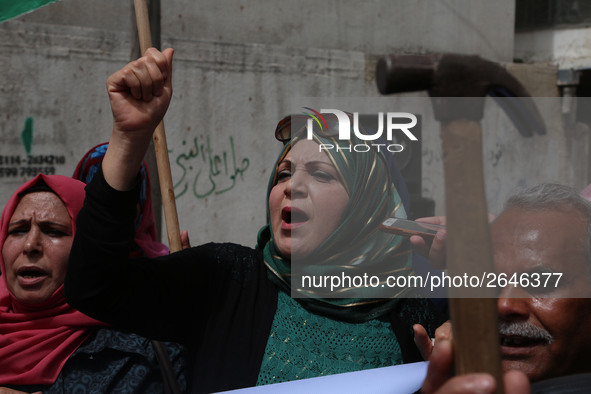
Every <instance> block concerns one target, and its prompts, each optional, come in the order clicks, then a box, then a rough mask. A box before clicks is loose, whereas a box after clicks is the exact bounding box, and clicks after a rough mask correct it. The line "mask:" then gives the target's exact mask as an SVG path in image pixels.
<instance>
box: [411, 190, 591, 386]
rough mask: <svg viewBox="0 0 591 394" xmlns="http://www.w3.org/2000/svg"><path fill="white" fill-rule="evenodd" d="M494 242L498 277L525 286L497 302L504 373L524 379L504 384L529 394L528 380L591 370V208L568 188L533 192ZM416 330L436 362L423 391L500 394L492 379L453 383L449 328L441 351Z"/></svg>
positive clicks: (513, 202)
mask: <svg viewBox="0 0 591 394" xmlns="http://www.w3.org/2000/svg"><path fill="white" fill-rule="evenodd" d="M491 239H492V244H493V250H494V264H495V269H496V271H497V275H498V274H500V273H505V274H506V277H507V278H508V279H509V278H512V277H513V275H514V274H515V278H516V279H517V282H518V283H517V284H516V283H513V284H508V285H507V286H506V287H505V288H503V289H502V291H501V292H500V294H499V299H498V303H497V305H498V316H499V334H500V342H501V356H502V367H503V371H505V372H507V371H510V370H517V371H520V372H521V373H522V374H521V376H520V375H519V374H516V373H513V372H512V373H511V374H510V375H506V382H505V385H507V379H509V381H511V380H515V381H517V382H518V383H517V384H519V385H520V386H519V387H520V388H519V389H518V390H523V381H524V379H522V376H523V374H525V375H526V376H527V378H529V381H530V382H539V381H544V380H546V379H551V378H556V377H561V376H567V375H574V374H580V373H587V372H591V338H590V333H591V298H590V297H591V285H590V283H591V282H590V280H591V279H590V277H591V276H590V272H591V268H590V267H591V265H590V264H591V203H589V201H587V200H585V199H584V198H582V197H581V196H580V195H579V194H578V193H577V191H576V190H574V189H572V188H569V187H566V186H562V185H557V184H542V185H538V186H534V187H532V188H529V189H526V190H524V191H522V192H519V193H518V194H515V195H513V196H512V197H510V198H509V199H508V201H507V203H506V206H505V209H504V210H503V212H502V213H501V214H500V215H499V216H498V217H497V218H496V219H495V220H494V222H493V223H492V225H491ZM520 278H527V280H525V279H523V280H522V282H519V281H520ZM546 279H548V280H546ZM415 329H416V338H417V343H418V344H419V347H421V348H422V350H423V354H425V355H430V361H431V365H430V367H429V371H428V373H427V378H426V380H425V382H424V385H423V389H422V392H423V393H434V392H437V393H447V392H454V393H472V392H479V393H481V392H482V393H486V392H490V393H492V392H494V381H492V377H490V376H489V375H486V374H470V375H464V376H458V377H455V378H453V379H449V380H448V378H449V377H450V375H449V373H450V372H451V369H452V365H451V364H452V361H451V344H450V338H451V325H449V323H446V325H444V326H442V327H440V328H439V329H438V333H437V334H436V338H435V348H434V349H432V348H430V346H427V345H426V344H427V341H428V338H426V336H425V333H424V331H423V330H422V329H421V328H420V327H415ZM431 351H432V353H431ZM539 384H544V383H543V382H540V383H539ZM539 384H538V385H539ZM514 387H517V386H514ZM507 390H508V391H507V392H510V391H511V388H510V385H509V387H508V388H507ZM513 390H515V388H513ZM534 391H535V385H534ZM514 392H520V391H514ZM557 392H559V391H557Z"/></svg>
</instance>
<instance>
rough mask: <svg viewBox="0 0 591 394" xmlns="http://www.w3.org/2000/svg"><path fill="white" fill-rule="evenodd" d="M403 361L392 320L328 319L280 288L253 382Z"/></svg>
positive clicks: (282, 379) (281, 380)
mask: <svg viewBox="0 0 591 394" xmlns="http://www.w3.org/2000/svg"><path fill="white" fill-rule="evenodd" d="M401 363H402V354H401V351H400V346H399V344H398V341H397V340H396V336H395V335H394V332H393V331H392V329H391V327H390V323H388V322H383V321H380V320H370V321H367V322H363V323H347V322H341V321H337V320H333V319H329V318H327V317H324V316H320V315H316V314H313V313H311V312H309V311H308V310H306V309H304V308H303V307H302V306H301V305H300V303H299V302H297V301H296V300H294V299H292V298H291V297H290V296H289V295H288V294H286V293H285V292H283V291H279V297H278V300H277V312H276V313H275V317H274V320H273V325H272V327H271V333H270V335H269V340H268V341H267V346H266V348H265V355H264V357H263V361H262V364H261V370H260V372H259V377H258V381H257V386H260V385H265V384H271V383H280V382H285V381H290V380H296V379H306V378H312V377H316V376H324V375H331V374H336V373H343V372H351V371H359V370H363V369H370V368H378V367H385V366H390V365H395V364H401Z"/></svg>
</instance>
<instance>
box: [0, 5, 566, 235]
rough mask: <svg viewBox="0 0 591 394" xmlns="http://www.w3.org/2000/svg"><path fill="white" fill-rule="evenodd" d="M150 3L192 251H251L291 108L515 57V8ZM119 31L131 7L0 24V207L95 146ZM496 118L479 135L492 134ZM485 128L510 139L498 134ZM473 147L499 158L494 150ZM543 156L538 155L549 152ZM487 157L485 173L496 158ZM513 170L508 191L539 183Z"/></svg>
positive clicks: (559, 168)
mask: <svg viewBox="0 0 591 394" xmlns="http://www.w3.org/2000/svg"><path fill="white" fill-rule="evenodd" d="M162 3H163V4H162V20H161V25H162V46H163V47H168V46H172V47H174V48H175V50H176V54H175V75H174V80H173V81H174V82H173V84H174V97H173V102H172V104H171V108H170V110H169V112H168V114H167V116H166V118H165V126H166V132H167V136H168V145H169V149H170V159H171V166H172V171H173V178H174V182H175V183H176V189H175V191H176V194H177V204H178V209H179V216H180V225H181V228H182V229H189V231H190V235H191V240H192V243H193V244H198V243H201V242H205V241H212V240H213V241H233V242H238V243H243V244H247V245H253V244H254V243H255V237H256V232H257V230H258V229H259V228H260V226H261V225H263V224H264V223H265V206H264V200H265V191H266V187H267V180H268V176H269V169H270V167H271V166H272V165H273V163H274V161H275V156H276V154H277V152H278V151H279V149H280V144H279V143H278V142H276V141H275V140H274V138H273V130H274V127H275V124H276V122H277V121H278V119H280V118H281V117H282V116H283V115H285V114H287V113H289V112H290V111H293V108H294V106H295V107H296V108H297V105H299V103H300V102H301V100H302V98H305V97H325V98H329V97H333V98H336V97H371V98H378V97H379V94H378V92H377V89H376V87H375V80H374V76H373V72H374V66H375V61H376V58H377V56H379V55H382V54H386V53H425V52H436V51H445V52H459V53H476V54H480V55H481V56H483V57H486V58H489V59H492V60H495V61H500V62H510V61H511V59H512V58H513V18H514V1H513V0H501V1H495V2H489V1H484V0H481V1H472V0H455V1H452V0H447V1H437V2H434V1H430V0H419V1H414V0H413V1H411V0H396V1H392V0H361V1H359V0H358V1H350V0H342V1H338V0H327V1H322V2H318V1H312V0H301V1H297V2H293V1H274V2H268V1H257V2H253V1H251V2H246V1H216V0H205V1H200V2H199V3H196V2H194V1H189V0H170V1H167V2H162ZM132 20H133V12H132V4H131V2H126V1H121V0H104V1H101V2H91V1H82V0H62V1H60V2H58V3H55V4H52V5H49V6H47V7H44V8H42V9H40V10H37V11H35V12H33V13H31V14H28V15H25V16H22V17H20V18H17V19H15V20H12V21H8V22H5V23H2V24H0V67H1V69H2V70H3V72H2V77H1V79H0V108H2V111H1V113H0V157H3V159H2V160H4V163H6V162H8V164H0V169H2V168H4V169H5V170H4V171H8V168H9V167H10V168H12V167H14V168H17V176H14V177H13V176H3V177H2V178H0V205H3V204H4V203H5V202H6V200H7V199H8V197H9V195H10V193H11V192H12V190H14V189H15V188H16V187H17V186H18V185H19V184H20V183H22V181H23V180H25V179H26V178H28V177H29V175H30V173H32V172H33V170H35V168H33V170H31V169H30V167H40V166H41V167H42V168H47V169H50V170H51V169H53V170H54V171H55V172H56V173H60V174H65V175H70V174H71V173H72V171H73V169H74V167H75V165H76V162H77V161H78V158H79V157H80V156H81V155H82V154H83V153H84V152H86V151H87V150H88V149H89V148H90V147H92V146H93V145H95V144H98V143H100V142H103V141H106V140H107V139H108V137H109V131H110V109H109V106H108V100H107V96H106V93H105V89H104V83H105V80H106V78H107V76H108V75H109V74H111V73H112V72H114V71H116V70H117V69H119V68H120V67H121V66H123V65H124V64H125V63H126V62H128V61H129V60H130V58H132V56H133V55H132V54H133V47H134V40H135V38H134V37H135V31H133V27H132V26H133V23H132ZM526 74H527V73H526ZM544 81H545V80H544ZM544 83H546V82H544ZM550 85H552V83H550ZM392 103H395V101H392ZM393 105H394V104H393ZM353 110H355V109H354V108H353ZM424 110H425V111H428V109H424ZM497 117H498V119H501V120H494V119H493V120H491V122H492V123H493V127H496V126H495V125H498V122H504V121H503V120H502V119H503V118H502V116H501V115H498V116H497ZM27 119H32V121H33V127H32V131H33V144H32V147H31V151H30V154H31V155H32V157H33V158H37V159H36V160H37V161H39V162H40V163H41V165H36V164H34V163H32V164H31V165H29V164H28V163H26V161H27V160H28V159H27V152H26V147H25V145H24V144H23V142H22V141H21V132H22V131H23V130H24V129H25V124H26V122H27ZM495 122H497V123H495ZM437 127H438V126H437V125H436V124H433V125H431V126H429V125H426V129H425V130H426V131H425V132H424V133H423V136H424V137H423V165H424V179H425V187H424V194H425V196H426V197H432V198H434V199H435V200H436V204H437V213H443V212H442V211H441V208H442V207H443V199H442V190H443V188H442V179H441V173H440V167H441V162H440V154H439V153H438V152H439V144H440V141H439V137H438V130H437ZM499 128H501V129H502V128H505V129H508V130H509V131H507V133H511V135H512V136H513V133H514V130H510V125H507V124H506V123H503V124H502V125H501V126H499ZM503 130H504V129H503ZM552 138H557V139H558V141H557V142H555V143H554V144H555V145H556V146H558V148H559V149H560V150H561V151H560V155H559V157H557V158H556V159H555V160H556V163H557V164H556V165H553V166H552V169H551V170H549V171H546V172H548V173H549V174H550V175H549V176H552V177H554V176H556V177H558V178H563V179H567V178H568V179H572V176H571V175H570V174H568V169H567V168H568V165H567V164H566V163H567V161H568V159H566V157H567V156H566V155H567V153H568V151H567V150H566V148H565V144H566V142H564V141H565V140H564V138H563V136H562V135H561V134H560V132H559V133H558V135H557V136H555V137H552ZM487 144H490V147H489V148H487V149H488V150H492V151H495V150H498V149H497V147H498V144H497V142H496V141H491V142H487ZM544 144H546V145H544V146H543V147H540V149H541V150H542V151H543V150H544V149H546V147H547V144H552V143H544ZM501 146H505V147H510V146H512V144H511V142H510V141H505V142H503V143H501ZM515 149H517V150H514V149H513V148H511V149H509V151H511V152H513V153H512V155H513V156H515V157H517V156H518V155H519V154H521V155H522V156H523V157H521V158H519V160H517V158H515V159H514V160H512V161H508V162H507V163H508V164H507V165H506V166H508V167H511V166H519V165H520V164H519V163H522V162H528V159H530V158H531V157H534V156H535V155H537V154H538V153H536V152H534V151H532V153H525V152H526V150H524V149H525V145H523V146H519V147H518V148H515ZM487 152H488V151H487ZM544 152H545V151H544ZM487 155H489V153H486V152H485V156H486V157H488V159H487V160H488V161H489V162H492V161H493V159H494V157H496V156H495V155H494V154H492V156H490V157H489V156H487ZM508 156H509V155H506V156H504V157H508ZM216 158H217V159H216ZM17 159H20V160H21V163H16V162H15V161H16V160H17ZM52 160H53V161H52ZM515 160H517V164H515V163H516V161H515ZM497 161H498V160H497ZM216 162H217V163H218V165H216V164H215V163H216ZM506 168H507V167H503V171H507V170H506ZM512 170H513V171H516V170H515V169H512ZM524 172H525V174H523V173H520V172H519V171H517V173H515V174H514V175H515V177H516V179H528V180H531V181H532V182H533V181H534V180H535V179H538V178H543V177H546V175H547V174H546V173H545V172H544V171H542V172H540V170H539V169H537V172H536V173H535V174H529V173H528V172H527V171H524ZM528 174H529V175H528ZM565 174H566V175H565ZM5 175H6V174H5ZM565 177H567V178H565ZM501 178H502V177H501ZM501 178H499V180H498V181H496V180H495V181H494V182H492V183H491V185H492V186H491V188H492V189H493V192H494V193H495V199H496V200H498V199H501V198H502V195H503V194H504V193H505V191H506V190H507V189H508V188H510V187H512V185H513V184H514V183H516V182H518V181H517V180H515V179H513V178H512V179H511V180H510V181H509V182H506V184H505V183H504V182H503V179H501ZM499 183H500V184H502V188H499V187H497V186H495V185H497V184H499ZM496 200H495V201H496Z"/></svg>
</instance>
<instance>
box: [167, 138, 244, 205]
mask: <svg viewBox="0 0 591 394" xmlns="http://www.w3.org/2000/svg"><path fill="white" fill-rule="evenodd" d="M182 145H183V150H185V152H183V153H178V154H177V155H176V159H175V163H176V165H177V166H178V167H179V169H180V171H181V177H180V179H179V181H178V182H177V183H176V184H175V185H174V191H175V195H176V198H180V197H181V196H182V195H184V194H185V193H187V192H190V193H192V194H193V195H194V196H195V197H196V198H199V199H202V198H206V197H208V196H210V195H212V194H214V195H218V194H222V193H225V192H227V191H229V190H231V189H232V188H234V186H236V181H237V180H238V179H240V180H243V179H244V172H245V171H246V170H247V169H248V167H249V165H250V160H249V159H248V158H243V159H241V160H237V157H236V149H235V147H234V139H233V138H232V137H229V145H228V146H226V148H225V149H223V150H222V151H220V152H216V151H214V150H213V149H212V148H211V143H210V140H209V136H207V137H205V141H204V138H199V137H194V138H193V140H192V141H190V143H187V141H185V140H183V142H182ZM187 150H188V151H187ZM171 154H172V155H174V151H171Z"/></svg>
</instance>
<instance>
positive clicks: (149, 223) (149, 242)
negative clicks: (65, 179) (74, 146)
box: [72, 142, 168, 257]
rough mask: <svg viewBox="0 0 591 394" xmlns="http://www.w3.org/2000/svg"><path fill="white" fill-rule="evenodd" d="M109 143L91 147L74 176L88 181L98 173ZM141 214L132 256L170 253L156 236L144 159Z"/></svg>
mask: <svg viewBox="0 0 591 394" xmlns="http://www.w3.org/2000/svg"><path fill="white" fill-rule="evenodd" d="M108 147H109V144H108V143H107V142H105V143H102V144H99V145H97V146H95V147H94V148H92V149H90V150H89V151H88V152H86V154H85V155H84V156H83V157H82V159H81V160H80V162H78V165H77V166H76V170H75V171H74V175H72V178H74V179H78V180H80V181H82V182H84V183H88V182H90V181H91V180H92V178H93V177H94V174H96V172H97V170H98V168H99V166H100V165H101V163H102V161H103V158H104V157H105V153H106V152H107V148H108ZM140 176H141V182H142V184H141V189H140V214H139V216H138V218H137V220H136V223H135V236H134V239H133V241H134V243H135V245H134V248H133V250H132V252H131V256H145V257H158V256H162V255H165V254H168V247H167V246H166V245H164V244H162V243H160V242H158V237H157V236H156V224H155V222H154V210H153V209H152V193H151V191H150V176H149V174H148V168H147V166H146V163H145V162H143V161H142V165H141V167H140Z"/></svg>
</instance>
